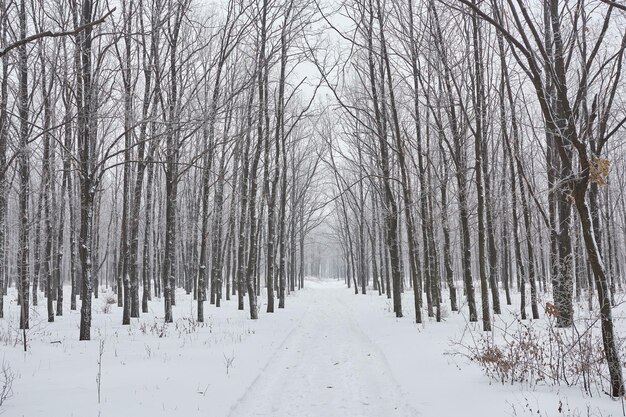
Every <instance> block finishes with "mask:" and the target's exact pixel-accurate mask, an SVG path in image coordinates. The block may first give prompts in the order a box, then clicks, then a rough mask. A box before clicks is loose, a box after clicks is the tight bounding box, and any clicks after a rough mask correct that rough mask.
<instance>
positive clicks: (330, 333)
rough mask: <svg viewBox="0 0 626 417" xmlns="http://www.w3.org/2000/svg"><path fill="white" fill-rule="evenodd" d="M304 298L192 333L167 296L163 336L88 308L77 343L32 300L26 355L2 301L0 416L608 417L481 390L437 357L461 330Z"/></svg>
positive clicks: (522, 392)
mask: <svg viewBox="0 0 626 417" xmlns="http://www.w3.org/2000/svg"><path fill="white" fill-rule="evenodd" d="M306 286H307V288H306V289H305V290H303V291H300V292H297V293H294V294H292V295H291V296H289V298H288V299H287V304H288V305H287V309H285V310H278V311H277V312H276V313H274V314H272V315H268V314H265V313H264V311H265V306H264V305H262V306H261V312H262V314H261V317H260V319H259V320H257V321H251V320H249V319H248V313H247V311H237V309H236V305H235V304H234V301H230V302H225V303H224V305H223V306H222V307H221V308H219V309H218V308H215V307H213V306H209V305H208V303H207V307H206V316H207V320H206V323H204V324H199V323H196V322H195V321H194V320H193V319H192V317H194V315H195V314H194V312H195V303H194V302H193V300H192V299H191V297H189V296H186V295H185V294H184V293H179V294H178V295H177V297H178V298H177V301H178V302H177V306H176V307H175V310H174V314H175V323H174V324H171V325H169V326H164V325H163V320H162V317H163V307H162V305H161V302H160V301H159V300H154V301H152V302H151V303H150V313H149V314H144V315H142V317H141V318H140V319H133V321H132V323H131V325H130V326H122V325H121V324H120V323H121V310H120V309H119V308H118V307H117V306H116V305H114V306H112V307H111V311H110V312H109V313H105V312H104V304H105V298H106V297H105V296H104V295H102V296H101V298H100V299H99V300H95V302H94V323H93V329H92V339H93V340H92V341H90V342H79V341H78V340H77V339H78V318H79V315H78V312H74V311H69V305H68V306H67V308H66V310H65V311H66V315H65V316H64V317H57V318H56V319H57V322H55V323H50V324H49V323H47V321H46V312H45V311H46V310H45V300H43V299H42V302H41V305H40V306H39V307H36V308H34V309H33V310H32V315H31V317H32V321H31V330H30V331H29V332H28V342H29V350H28V352H26V353H24V352H23V349H22V347H21V345H20V343H21V336H20V334H19V332H18V330H17V329H16V327H17V324H18V310H17V306H16V305H15V299H14V292H12V293H11V294H10V295H9V297H7V298H6V299H5V302H6V304H7V305H6V306H5V307H8V308H7V311H6V313H7V314H6V316H5V319H4V320H0V349H1V354H0V361H3V362H4V363H5V364H8V365H10V367H11V369H12V370H13V372H14V373H15V375H16V378H15V381H14V384H13V391H14V394H13V396H12V397H11V398H10V399H9V400H7V401H6V403H5V404H4V405H3V406H2V407H1V408H0V415H2V416H9V417H20V416H24V417H43V416H54V417H65V416H67V417H71V416H76V417H78V416H80V417H83V416H103V417H108V416H114V417H126V416H129V417H131V416H132V417H143V416H146V417H157V416H168V417H170V416H181V417H182V416H210V417H226V416H233V417H248V416H267V417H305V416H311V417H317V416H319V417H334V416H345V417H361V416H363V417H386V416H402V417H405V416H418V415H419V416H433V417H438V416H442V417H446V416H450V417H474V416H476V417H478V416H480V417H485V416H488V417H490V416H493V417H500V416H509V415H510V416H523V415H528V416H530V415H534V416H538V415H540V416H604V417H606V416H620V415H622V403H621V402H620V401H614V400H611V399H609V398H608V397H606V396H605V395H602V394H597V393H596V394H594V396H593V397H590V396H588V395H586V394H584V393H583V392H582V391H581V389H580V388H577V387H572V388H569V387H563V386H561V387H549V386H544V385H541V384H539V385H534V386H529V385H528V384H526V385H513V386H511V385H508V384H507V385H501V384H499V383H493V382H490V381H489V379H488V378H487V377H486V376H484V374H483V373H482V371H481V370H480V369H479V368H478V367H477V366H476V365H475V364H473V363H469V361H467V360H466V359H464V358H463V357H462V356H458V355H457V356H454V355H450V352H452V351H454V350H455V349H456V348H455V347H453V346H452V345H451V341H454V340H459V338H460V337H461V335H462V334H464V333H466V331H467V329H468V327H467V326H468V325H467V323H466V320H465V317H464V316H463V315H462V314H456V313H454V314H452V313H448V314H447V317H446V319H445V322H443V323H434V322H427V323H426V324H425V325H417V324H415V323H413V320H412V312H411V308H410V306H411V304H412V302H411V295H410V294H409V293H407V294H405V297H406V299H405V300H404V306H405V317H404V318H401V319H396V318H395V317H394V316H393V314H392V313H391V311H390V310H391V308H392V305H391V302H390V300H387V298H385V297H384V296H383V297H379V296H378V295H377V294H375V293H373V292H370V293H369V294H368V295H365V296H362V295H359V296H355V295H354V293H353V292H352V290H348V289H346V288H345V287H344V286H343V284H342V283H341V282H337V281H315V280H309V281H307V283H306ZM510 310H511V311H512V312H513V311H515V310H517V307H512V308H510ZM506 314H508V313H506ZM506 314H505V315H506ZM619 324H620V327H623V323H622V322H621V321H620V323H619ZM472 326H474V325H472ZM476 329H477V330H478V329H479V328H478V327H477V328H476ZM101 342H102V344H103V352H102V358H101V383H100V402H98V383H97V377H98V369H99V365H98V362H99V358H100V346H101ZM560 405H561V410H562V412H559V411H558V410H559V406H560Z"/></svg>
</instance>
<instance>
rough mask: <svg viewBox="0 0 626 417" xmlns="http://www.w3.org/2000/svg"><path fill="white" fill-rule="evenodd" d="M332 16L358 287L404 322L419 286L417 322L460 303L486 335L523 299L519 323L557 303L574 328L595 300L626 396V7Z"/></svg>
mask: <svg viewBox="0 0 626 417" xmlns="http://www.w3.org/2000/svg"><path fill="white" fill-rule="evenodd" d="M320 13H322V15H323V18H324V20H325V22H326V25H327V26H328V28H329V30H331V31H333V32H334V33H335V36H336V37H337V38H338V39H340V40H341V42H342V43H344V44H345V45H348V48H349V50H350V53H349V54H344V55H343V56H335V57H334V61H333V62H334V63H335V65H334V66H333V67H329V66H328V65H325V64H324V63H323V62H322V61H321V60H317V61H316V62H317V64H318V68H319V69H320V71H321V73H322V74H323V76H324V77H325V80H326V82H327V85H328V87H329V88H330V89H331V90H332V93H333V95H334V97H335V99H336V101H337V103H338V104H336V108H337V110H338V112H339V113H340V114H341V116H340V117H339V123H337V124H331V123H328V124H326V125H324V126H326V128H325V131H324V132H323V134H322V137H324V138H325V140H326V142H327V144H328V146H329V151H328V155H327V156H326V157H325V158H324V160H325V163H326V164H327V165H328V166H329V167H330V168H331V172H333V173H334V182H335V193H334V197H333V198H334V200H333V201H334V203H335V206H336V210H335V215H334V229H335V232H336V236H337V240H338V242H339V245H340V247H341V248H342V253H343V262H342V265H343V268H344V273H343V275H344V276H345V277H346V281H347V284H348V286H353V287H354V291H355V292H357V293H358V292H359V290H360V291H361V292H362V293H365V292H366V290H367V287H368V285H369V284H370V283H371V284H372V285H373V288H374V290H375V291H378V292H379V293H386V295H387V297H389V298H390V299H392V300H393V310H394V312H395V314H396V316H397V317H402V316H403V314H404V311H403V305H402V298H401V293H402V292H404V291H406V290H411V291H412V292H413V293H414V302H415V305H414V308H413V310H414V312H415V317H414V319H415V321H416V322H417V323H422V322H423V321H424V318H423V316H422V315H423V313H426V315H427V316H428V317H434V318H435V319H436V320H437V321H440V320H441V316H442V313H441V310H442V305H443V304H444V303H445V304H448V303H449V308H450V310H452V311H457V310H459V309H460V308H461V307H462V306H466V308H467V313H468V317H469V320H470V321H478V320H481V322H482V328H483V330H484V331H490V330H491V329H492V317H493V315H494V314H495V315H498V314H501V312H502V305H503V304H505V303H506V304H507V305H511V304H512V302H513V299H514V297H512V294H514V293H519V294H520V299H519V300H520V301H519V305H518V311H519V317H520V318H521V319H527V318H531V317H532V319H538V318H539V317H540V316H541V315H542V312H541V310H542V309H541V307H542V305H541V304H542V302H541V300H542V299H544V300H550V301H549V302H545V304H544V305H545V310H546V314H550V315H553V316H555V317H556V324H557V326H558V327H564V328H566V327H570V326H572V323H573V320H574V316H575V309H574V303H575V301H580V300H581V299H582V297H586V299H587V302H588V304H589V308H590V309H592V310H595V309H596V308H597V310H596V311H598V313H599V321H600V323H601V326H600V327H601V333H602V339H603V350H604V354H605V356H606V360H607V364H608V370H609V373H610V378H609V379H610V384H611V393H612V395H614V396H619V395H622V394H623V393H624V387H623V382H622V371H621V365H620V358H619V354H618V349H617V339H616V335H615V331H614V328H613V319H612V306H614V305H615V304H616V300H617V299H618V297H617V296H616V294H617V293H618V292H619V291H621V290H622V288H623V285H624V268H625V266H626V264H625V262H624V261H625V259H624V252H623V251H624V247H625V244H626V242H625V240H624V239H625V235H624V230H625V226H626V217H624V216H625V215H626V209H625V207H626V204H625V201H624V193H623V189H624V188H623V186H624V184H623V182H624V176H623V172H624V168H625V166H624V145H623V139H624V135H625V132H624V131H625V129H624V125H625V123H626V107H625V105H624V101H623V98H624V91H625V90H624V88H625V87H626V77H624V73H623V60H624V52H625V49H626V30H625V29H624V28H625V27H626V14H625V13H624V10H623V6H622V5H621V4H620V3H618V2H612V1H588V0H580V1H574V2H564V1H559V0H548V1H542V2H540V1H536V2H526V1H522V0H490V1H482V2H479V1H475V0H442V1H436V0H426V1H423V2H415V1H414V0H402V1H383V0H351V1H348V2H344V3H342V4H341V5H332V4H328V5H327V7H326V8H320ZM337 15H340V16H341V21H340V20H338V19H337V18H336V16H337ZM457 282H459V284H460V285H458V286H460V288H457ZM477 292H479V294H480V296H479V297H477V294H476V293H477ZM461 295H463V298H461ZM529 296H530V297H529ZM444 297H446V298H448V300H445V299H444ZM594 298H595V303H594ZM529 307H530V311H528V308H529Z"/></svg>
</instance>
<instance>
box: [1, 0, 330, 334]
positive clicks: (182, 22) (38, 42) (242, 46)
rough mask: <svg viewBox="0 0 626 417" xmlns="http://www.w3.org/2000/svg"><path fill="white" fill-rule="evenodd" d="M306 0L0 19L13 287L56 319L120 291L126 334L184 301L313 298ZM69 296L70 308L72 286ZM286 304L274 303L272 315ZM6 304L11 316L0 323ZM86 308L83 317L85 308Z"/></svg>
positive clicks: (6, 235) (13, 12) (37, 8)
mask: <svg viewBox="0 0 626 417" xmlns="http://www.w3.org/2000/svg"><path fill="white" fill-rule="evenodd" d="M313 18H314V15H313V13H312V8H311V7H310V4H309V3H308V2H306V1H298V0H287V1H280V2H277V1H267V0H266V1H263V2H249V1H242V0H229V1H227V2H224V3H220V4H213V5H204V4H201V3H200V2H193V1H191V0H122V1H121V2H115V3H113V2H109V1H103V0H81V1H79V0H72V1H61V0H60V1H47V0H41V1H38V0H19V1H12V0H9V1H6V0H3V1H2V2H1V3H0V35H1V38H0V50H1V51H2V55H1V60H2V71H1V79H0V86H1V88H0V166H1V168H2V169H1V171H0V199H1V200H0V288H2V290H3V294H4V295H6V294H7V290H8V287H9V286H11V285H15V286H16V288H17V289H18V303H19V305H20V306H21V308H20V312H21V314H20V328H22V329H27V328H28V327H29V312H30V308H31V305H33V306H34V305H37V304H38V303H39V302H41V301H40V300H39V299H38V296H39V295H40V293H41V291H43V295H44V298H45V301H46V303H47V312H48V315H47V319H48V321H49V322H53V321H54V320H55V317H58V316H62V315H63V305H64V304H63V302H64V299H65V298H66V297H68V295H69V298H70V308H71V309H72V310H75V309H77V308H80V339H81V340H89V339H90V337H91V334H90V329H91V314H92V309H93V306H92V298H94V297H95V298H98V296H99V290H100V289H101V288H103V287H111V288H113V290H114V291H115V292H116V294H117V297H116V298H117V303H118V305H119V306H120V307H122V312H123V313H122V323H123V324H129V323H130V320H131V318H133V317H139V315H140V314H141V313H147V312H148V301H149V300H151V299H152V298H153V297H160V298H161V299H162V301H163V304H164V314H165V321H166V322H172V321H173V320H174V314H173V309H172V306H174V305H175V304H176V290H177V289H180V288H182V289H184V290H185V291H186V293H187V294H193V297H194V299H195V300H197V310H196V311H197V317H196V318H197V320H198V321H203V320H204V317H205V313H204V308H203V307H204V302H205V301H209V302H210V303H211V304H215V305H216V306H220V303H221V301H222V300H223V299H226V300H229V299H231V297H234V298H236V299H237V301H238V302H237V304H238V308H239V309H244V304H245V300H246V297H247V300H248V303H247V304H248V308H249V311H250V316H251V317H252V318H253V319H254V318H257V317H258V310H259V308H260V306H259V305H258V301H257V300H258V296H259V294H260V293H261V291H265V288H267V300H268V301H267V310H268V312H273V311H274V309H275V308H276V306H275V302H276V301H277V302H278V306H277V307H278V308H283V307H285V298H286V295H287V294H288V293H289V292H291V291H295V290H296V289H298V288H301V287H302V286H303V280H304V277H303V273H304V269H303V267H302V265H303V264H304V250H305V248H304V240H305V239H306V236H307V234H308V233H309V232H310V230H311V229H312V226H313V225H314V224H315V223H316V222H318V217H317V214H316V213H318V212H319V201H317V200H316V199H314V198H311V197H310V194H312V191H313V190H314V189H315V187H316V181H315V178H316V175H318V174H317V166H318V163H319V158H320V155H321V151H320V149H319V146H317V143H316V141H317V136H316V135H315V134H314V131H313V127H314V126H315V124H316V123H317V116H316V115H317V113H318V112H317V109H315V108H314V106H313V99H314V97H315V92H316V90H317V86H316V84H315V83H314V81H313V80H310V79H307V77H306V76H305V75H301V74H300V73H299V72H298V67H299V65H300V64H301V63H302V62H303V61H304V60H305V59H306V48H304V47H303V42H302V39H303V38H304V37H306V36H310V33H309V32H310V30H311V29H310V22H311V20H312V19H313ZM66 285H67V286H68V287H69V288H70V291H71V292H70V294H65V293H64V290H65V288H64V287H65V286H66ZM275 300H276V301H275ZM3 301H4V296H3V297H0V317H2V315H3V313H4V305H3ZM79 304H80V306H79Z"/></svg>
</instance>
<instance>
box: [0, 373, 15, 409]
mask: <svg viewBox="0 0 626 417" xmlns="http://www.w3.org/2000/svg"><path fill="white" fill-rule="evenodd" d="M14 380H15V374H14V373H13V371H12V370H11V367H10V366H9V365H8V364H7V363H5V362H2V369H0V407H1V406H2V404H4V402H5V401H6V400H8V399H9V398H11V396H12V395H13V381H14Z"/></svg>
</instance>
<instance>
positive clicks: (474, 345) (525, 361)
mask: <svg viewBox="0 0 626 417" xmlns="http://www.w3.org/2000/svg"><path fill="white" fill-rule="evenodd" d="M552 317H554V316H551V315H548V317H547V320H548V323H547V324H548V326H546V327H545V328H544V327H543V326H542V325H541V323H542V322H540V321H522V320H520V319H519V318H517V319H516V320H515V321H514V322H513V323H508V324H506V325H505V326H503V327H497V326H496V336H495V337H494V335H493V334H483V333H482V332H481V334H474V333H473V331H472V330H470V331H469V333H468V334H469V335H470V336H471V342H468V340H467V339H466V338H464V339H462V340H461V341H459V342H457V343H456V346H457V349H456V350H455V351H454V352H453V354H460V355H462V356H465V357H467V358H468V359H469V360H470V361H472V362H474V363H476V364H478V365H479V366H480V367H481V368H482V370H483V372H484V373H485V375H486V376H487V377H489V378H490V379H492V380H494V381H498V382H500V383H502V384H505V383H510V384H514V383H526V384H530V385H536V384H539V383H543V384H547V385H562V384H565V385H568V386H570V385H580V386H582V388H583V389H584V390H585V392H587V393H589V394H591V390H592V388H594V387H595V388H596V389H597V390H598V391H599V392H602V391H603V384H604V383H605V381H606V375H608V370H607V369H606V364H605V361H604V354H603V351H602V342H601V338H600V335H599V331H598V329H595V328H594V326H595V323H596V322H595V321H591V322H578V323H577V324H578V325H580V324H581V323H582V324H584V330H583V331H580V330H579V328H578V327H577V326H576V325H574V326H573V327H572V328H571V329H555V328H554V326H553V324H554V323H553V321H552ZM544 324H545V323H544ZM594 330H595V332H594Z"/></svg>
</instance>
